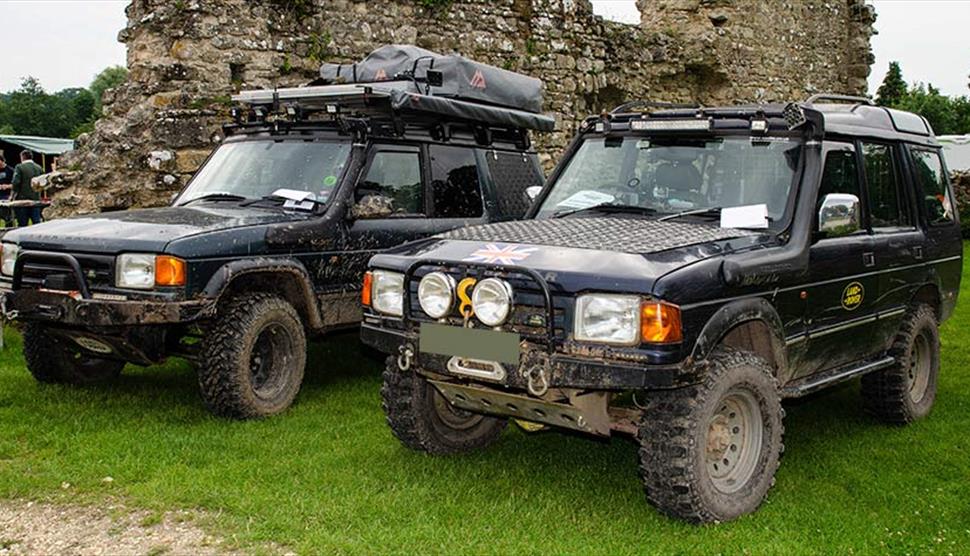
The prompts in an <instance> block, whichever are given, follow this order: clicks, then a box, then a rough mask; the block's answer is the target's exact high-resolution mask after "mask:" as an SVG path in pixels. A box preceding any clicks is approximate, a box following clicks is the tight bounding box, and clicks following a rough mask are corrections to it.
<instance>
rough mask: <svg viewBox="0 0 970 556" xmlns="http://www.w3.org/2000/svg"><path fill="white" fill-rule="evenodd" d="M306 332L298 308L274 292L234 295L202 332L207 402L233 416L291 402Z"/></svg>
mask: <svg viewBox="0 0 970 556" xmlns="http://www.w3.org/2000/svg"><path fill="white" fill-rule="evenodd" d="M306 350H307V346H306V334H305V332H304V330H303V323H302V322H301V321H300V316H299V314H297V312H296V309H294V308H293V306H292V305H290V304H289V303H287V302H286V301H285V300H284V299H281V298H280V297H277V296H275V295H272V294H266V293H253V294H244V295H240V296H238V297H235V298H234V299H232V300H231V301H229V303H227V304H226V305H225V307H222V308H220V310H219V313H218V316H217V317H216V320H215V322H213V323H212V325H211V326H210V327H209V328H208V330H207V331H206V335H205V338H204V339H203V342H202V350H201V362H200V364H199V387H200V389H201V391H202V398H203V400H204V401H205V404H206V406H208V408H209V409H210V410H211V411H212V412H213V413H215V414H216V415H221V416H224V417H230V418H233V419H251V418H256V417H268V416H270V415H275V414H277V413H280V412H282V411H284V410H285V409H286V408H288V407H290V405H291V404H292V403H293V400H294V399H295V398H296V395H297V393H298V392H299V391H300V385H301V384H302V383H303V373H304V369H305V367H306Z"/></svg>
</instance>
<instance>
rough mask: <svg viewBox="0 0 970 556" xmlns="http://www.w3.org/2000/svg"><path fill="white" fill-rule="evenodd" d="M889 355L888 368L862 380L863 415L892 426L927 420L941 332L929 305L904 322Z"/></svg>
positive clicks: (933, 398) (918, 307)
mask: <svg viewBox="0 0 970 556" xmlns="http://www.w3.org/2000/svg"><path fill="white" fill-rule="evenodd" d="M889 355H890V356H892V357H893V358H894V359H895V360H896V362H895V363H893V365H892V366H891V367H887V368H885V369H882V370H880V371H876V372H873V373H869V374H867V375H865V376H863V377H862V401H863V406H864V407H865V409H866V412H867V413H869V414H870V415H872V416H874V417H875V418H877V419H879V420H880V421H883V422H884V423H889V424H892V425H906V424H909V423H912V422H913V421H915V420H917V419H921V418H923V417H926V416H927V415H928V414H929V413H930V411H931V410H932V409H933V403H934V402H935V401H936V383H937V379H938V377H939V374H940V329H939V323H938V322H937V320H936V313H935V312H934V311H933V308H932V307H930V306H929V305H922V304H920V305H916V306H914V307H913V308H912V309H911V310H910V311H909V314H907V315H906V317H905V318H904V319H903V323H902V324H901V325H900V327H899V332H898V333H897V334H896V338H895V340H893V345H892V347H891V348H890V349H889Z"/></svg>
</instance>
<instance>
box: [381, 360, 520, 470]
mask: <svg viewBox="0 0 970 556" xmlns="http://www.w3.org/2000/svg"><path fill="white" fill-rule="evenodd" d="M381 400H382V402H383V403H382V404H381V405H382V407H383V408H384V414H385V415H386V416H387V424H388V425H389V426H390V427H391V432H393V433H394V436H396V437H397V439H398V440H400V441H401V443H402V444H404V445H405V446H407V447H408V448H411V449H412V450H418V451H422V452H428V453H430V454H438V455H442V454H457V453H465V452H471V451H474V450H481V449H484V448H486V447H487V446H489V445H491V444H492V443H493V442H495V441H496V440H497V439H498V437H499V436H500V435H501V434H502V430H503V429H505V426H506V425H507V424H508V420H507V419H499V418H497V417H489V416H487V415H480V414H478V413H471V412H468V411H464V410H462V409H458V408H457V407H454V406H453V405H451V403H450V402H448V400H446V399H445V397H444V396H442V395H441V393H440V392H438V390H437V389H435V387H434V386H433V385H432V384H431V383H430V382H428V380H427V379H425V378H424V377H422V376H420V375H418V374H417V373H415V372H414V371H413V370H408V371H402V370H400V369H399V368H398V366H397V358H396V357H394V356H391V357H388V358H387V362H386V364H385V368H384V385H383V386H382V387H381Z"/></svg>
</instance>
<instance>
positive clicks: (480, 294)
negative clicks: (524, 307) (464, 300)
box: [472, 278, 512, 326]
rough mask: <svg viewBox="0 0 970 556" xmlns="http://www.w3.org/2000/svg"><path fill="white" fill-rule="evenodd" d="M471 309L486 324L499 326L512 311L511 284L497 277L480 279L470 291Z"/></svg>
mask: <svg viewBox="0 0 970 556" xmlns="http://www.w3.org/2000/svg"><path fill="white" fill-rule="evenodd" d="M472 309H474V310H475V315H476V316H477V317H478V320H480V321H482V322H483V323H485V324H487V325H488V326H499V325H500V324H502V323H504V322H505V321H506V319H508V318H509V314H510V313H511V312H512V286H510V285H509V283H508V282H506V281H505V280H499V279H498V278H486V279H484V280H482V281H481V282H479V283H478V285H477V286H475V291H473V292H472Z"/></svg>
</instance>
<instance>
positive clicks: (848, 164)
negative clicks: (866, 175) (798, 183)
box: [818, 145, 862, 203]
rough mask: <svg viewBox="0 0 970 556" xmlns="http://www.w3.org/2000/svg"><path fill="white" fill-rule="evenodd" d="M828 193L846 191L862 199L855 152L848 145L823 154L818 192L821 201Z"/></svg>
mask: <svg viewBox="0 0 970 556" xmlns="http://www.w3.org/2000/svg"><path fill="white" fill-rule="evenodd" d="M829 193H848V194H850V195H855V196H856V197H857V198H858V199H860V202H861V199H862V194H861V190H860V188H859V167H858V164H856V157H855V152H854V151H853V150H852V149H851V147H849V146H848V145H847V146H846V147H845V148H844V149H843V150H832V151H829V153H828V154H827V155H826V156H825V168H824V170H823V171H822V185H821V187H820V188H819V192H818V202H819V203H821V202H822V199H824V198H825V196H826V195H828V194H829Z"/></svg>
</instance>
